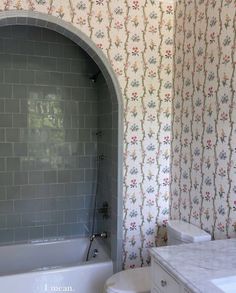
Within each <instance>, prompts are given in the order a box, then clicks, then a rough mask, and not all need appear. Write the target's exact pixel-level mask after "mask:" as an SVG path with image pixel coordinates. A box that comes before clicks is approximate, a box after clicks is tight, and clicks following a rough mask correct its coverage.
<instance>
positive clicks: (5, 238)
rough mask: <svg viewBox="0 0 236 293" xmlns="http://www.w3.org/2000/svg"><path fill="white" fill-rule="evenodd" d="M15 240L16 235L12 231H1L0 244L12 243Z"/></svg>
mask: <svg viewBox="0 0 236 293" xmlns="http://www.w3.org/2000/svg"><path fill="white" fill-rule="evenodd" d="M13 240H14V233H13V230H11V229H0V243H2V244H3V243H4V244H5V243H6V244H7V243H11V242H13Z"/></svg>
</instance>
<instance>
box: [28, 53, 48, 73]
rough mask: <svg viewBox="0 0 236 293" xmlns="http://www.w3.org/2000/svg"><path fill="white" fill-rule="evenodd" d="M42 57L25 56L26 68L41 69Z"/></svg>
mask: <svg viewBox="0 0 236 293" xmlns="http://www.w3.org/2000/svg"><path fill="white" fill-rule="evenodd" d="M43 59H44V58H42V57H41V56H27V68H28V69H32V70H40V69H42V66H43V65H42V62H43Z"/></svg>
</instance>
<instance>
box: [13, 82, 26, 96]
mask: <svg viewBox="0 0 236 293" xmlns="http://www.w3.org/2000/svg"><path fill="white" fill-rule="evenodd" d="M12 96H13V98H16V99H26V98H27V86H25V85H16V84H14V85H12Z"/></svg>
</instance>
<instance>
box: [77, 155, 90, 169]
mask: <svg viewBox="0 0 236 293" xmlns="http://www.w3.org/2000/svg"><path fill="white" fill-rule="evenodd" d="M76 167H77V168H81V169H84V168H89V167H90V157H89V156H79V157H76Z"/></svg>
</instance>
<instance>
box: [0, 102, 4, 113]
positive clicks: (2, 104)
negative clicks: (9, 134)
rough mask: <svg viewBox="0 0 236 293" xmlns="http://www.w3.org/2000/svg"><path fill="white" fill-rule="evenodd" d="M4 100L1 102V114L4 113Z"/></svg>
mask: <svg viewBox="0 0 236 293" xmlns="http://www.w3.org/2000/svg"><path fill="white" fill-rule="evenodd" d="M4 111H5V109H4V100H0V113H4Z"/></svg>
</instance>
